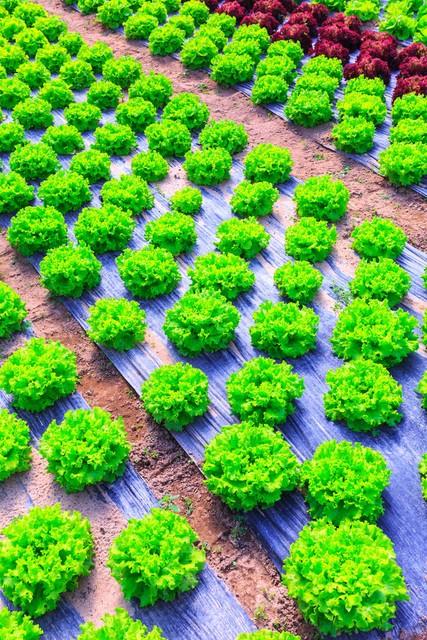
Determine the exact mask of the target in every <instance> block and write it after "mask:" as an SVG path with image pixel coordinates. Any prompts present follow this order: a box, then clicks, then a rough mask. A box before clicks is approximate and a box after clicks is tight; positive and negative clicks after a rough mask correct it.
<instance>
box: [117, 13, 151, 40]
mask: <svg viewBox="0 0 427 640" xmlns="http://www.w3.org/2000/svg"><path fill="white" fill-rule="evenodd" d="M158 26H159V21H158V20H157V18H156V16H151V15H149V14H148V13H138V12H137V13H134V14H133V15H131V16H130V17H129V18H128V19H127V20H126V22H125V23H124V32H125V37H126V38H127V39H128V40H147V39H148V37H149V36H150V33H151V32H152V31H153V30H154V29H155V28H156V27H158Z"/></svg>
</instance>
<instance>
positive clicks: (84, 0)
mask: <svg viewBox="0 0 427 640" xmlns="http://www.w3.org/2000/svg"><path fill="white" fill-rule="evenodd" d="M101 2H102V0H77V9H78V10H79V11H80V12H81V13H82V14H83V15H84V16H85V15H88V14H89V13H95V12H96V11H97V9H98V7H99V5H100V4H101Z"/></svg>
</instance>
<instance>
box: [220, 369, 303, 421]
mask: <svg viewBox="0 0 427 640" xmlns="http://www.w3.org/2000/svg"><path fill="white" fill-rule="evenodd" d="M226 389H227V399H228V402H229V404H230V407H231V410H232V411H233V413H234V415H236V416H237V417H238V418H239V419H240V420H242V421H244V422H250V423H251V424H254V425H255V426H257V425H259V424H269V425H272V426H275V425H278V424H283V423H284V422H286V419H287V417H288V416H289V415H291V414H292V413H293V412H294V410H295V406H294V400H295V399H296V398H300V397H301V396H302V394H303V392H304V381H303V379H302V378H300V377H299V376H298V375H297V374H296V373H294V372H293V369H292V367H291V365H289V364H287V363H286V362H281V363H280V364H278V363H276V362H275V361H274V360H272V359H271V358H262V357H259V358H253V359H252V360H248V361H247V362H245V364H244V365H243V367H242V368H241V369H239V370H238V371H236V372H235V373H232V374H231V375H230V377H229V378H228V380H227V383H226Z"/></svg>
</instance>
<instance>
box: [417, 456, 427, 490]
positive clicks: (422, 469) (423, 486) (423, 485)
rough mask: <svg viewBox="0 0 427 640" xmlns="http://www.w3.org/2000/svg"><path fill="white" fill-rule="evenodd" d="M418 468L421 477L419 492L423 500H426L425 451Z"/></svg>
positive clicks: (426, 466) (426, 460)
mask: <svg viewBox="0 0 427 640" xmlns="http://www.w3.org/2000/svg"><path fill="white" fill-rule="evenodd" d="M418 469H419V472H420V478H421V492H422V494H423V498H424V500H427V453H425V454H424V455H423V456H422V458H421V460H420V464H419V467H418Z"/></svg>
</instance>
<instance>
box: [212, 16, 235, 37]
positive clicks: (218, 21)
mask: <svg viewBox="0 0 427 640" xmlns="http://www.w3.org/2000/svg"><path fill="white" fill-rule="evenodd" d="M206 26H207V27H215V28H217V29H221V31H222V32H223V34H224V35H225V36H226V37H227V38H231V36H232V35H233V33H234V30H235V28H236V18H235V17H234V16H229V15H227V14H226V13H212V14H211V15H210V16H209V18H208V19H207V21H206Z"/></svg>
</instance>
